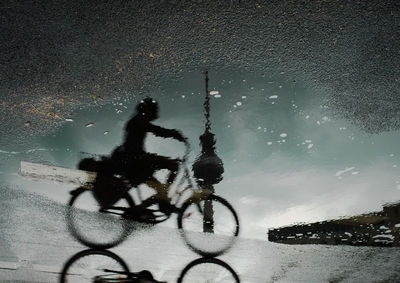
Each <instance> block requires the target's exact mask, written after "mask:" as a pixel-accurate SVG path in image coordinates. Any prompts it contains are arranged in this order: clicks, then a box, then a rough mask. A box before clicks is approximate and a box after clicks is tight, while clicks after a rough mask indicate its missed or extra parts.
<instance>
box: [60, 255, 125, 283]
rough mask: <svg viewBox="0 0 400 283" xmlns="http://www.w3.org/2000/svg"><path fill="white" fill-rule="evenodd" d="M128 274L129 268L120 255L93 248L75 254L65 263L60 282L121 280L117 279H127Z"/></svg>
mask: <svg viewBox="0 0 400 283" xmlns="http://www.w3.org/2000/svg"><path fill="white" fill-rule="evenodd" d="M128 274H129V268H128V266H127V265H126V263H125V262H124V261H123V260H122V259H121V258H120V257H119V256H117V255H116V254H114V253H112V252H110V251H107V250H92V249H91V250H84V251H81V252H79V253H77V254H75V255H74V256H72V257H71V258H70V259H69V260H68V261H67V262H66V263H65V265H64V268H63V270H62V272H61V275H60V283H67V282H71V283H81V282H82V283H83V282H119V281H117V279H119V280H124V279H127V278H128ZM111 280H114V281H111ZM122 282H124V281H122Z"/></svg>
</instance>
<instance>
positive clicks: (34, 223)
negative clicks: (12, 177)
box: [0, 186, 400, 282]
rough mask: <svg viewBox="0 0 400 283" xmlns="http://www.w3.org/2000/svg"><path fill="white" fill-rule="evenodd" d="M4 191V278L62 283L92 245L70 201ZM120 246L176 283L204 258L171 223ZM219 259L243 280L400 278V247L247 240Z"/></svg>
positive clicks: (123, 253)
mask: <svg viewBox="0 0 400 283" xmlns="http://www.w3.org/2000/svg"><path fill="white" fill-rule="evenodd" d="M1 190H2V195H3V198H2V199H1V200H0V207H1V210H2V213H1V216H0V220H1V222H0V223H1V230H2V233H1V236H0V280H1V282H56V281H57V280H58V276H59V272H60V271H61V269H62V268H63V266H64V264H65V262H66V261H67V260H68V259H69V258H70V257H72V256H73V255H74V254H76V253H77V252H79V251H81V250H84V249H86V247H84V246H82V245H81V244H79V243H78V242H76V241H75V240H74V239H73V238H72V236H71V235H70V234H69V232H68V230H67V229H66V226H65V221H64V209H65V207H64V205H62V204H58V203H56V202H54V201H52V200H49V199H46V198H44V197H42V196H39V195H36V194H32V193H27V192H24V191H21V190H17V189H15V188H8V187H4V186H2V187H1ZM242 225H246V224H245V223H242ZM112 251H113V252H114V253H116V254H117V255H118V256H120V257H121V258H122V259H123V260H124V261H125V262H126V263H127V264H128V266H129V268H130V270H131V271H140V270H143V269H147V270H150V271H151V272H152V273H153V275H154V276H155V278H156V279H158V280H166V281H168V282H176V279H177V278H178V277H179V274H180V273H181V271H182V270H183V269H184V268H185V266H186V265H187V264H189V263H190V262H191V261H193V260H195V259H196V258H199V256H198V255H197V254H195V253H194V252H192V251H191V250H190V249H188V248H187V246H186V245H185V243H184V242H183V241H182V239H181V238H180V236H179V234H178V233H177V230H176V229H175V228H171V227H166V226H157V227H155V228H153V229H151V230H142V231H138V232H136V233H134V234H132V235H131V236H130V237H129V238H128V239H127V240H126V241H125V242H123V243H122V244H121V245H120V246H118V247H116V248H114V249H112ZM219 259H221V260H222V261H224V262H225V263H227V264H228V265H229V266H231V267H232V269H233V270H234V271H235V272H236V273H237V274H238V275H239V276H240V279H241V282H396V281H397V282H398V281H399V280H400V267H399V264H398V262H399V260H400V249H399V248H381V247H352V246H324V245H282V244H275V243H270V242H268V241H267V240H259V239H245V238H240V237H239V238H238V240H237V241H236V243H235V245H234V246H233V247H232V249H231V250H230V251H228V252H227V253H226V254H224V255H222V256H221V257H219ZM200 279H201V278H199V280H200ZM199 282H203V281H201V280H200V281H199ZM215 282H218V281H215Z"/></svg>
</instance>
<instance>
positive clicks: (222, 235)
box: [66, 144, 239, 257]
mask: <svg viewBox="0 0 400 283" xmlns="http://www.w3.org/2000/svg"><path fill="white" fill-rule="evenodd" d="M189 152H190V147H189V145H188V144H186V150H185V153H184V155H183V158H182V159H181V162H180V168H179V172H180V173H179V174H178V175H177V178H176V179H177V181H175V182H174V183H175V184H177V185H176V187H175V190H172V191H169V192H168V190H166V188H165V185H163V184H161V183H160V182H158V181H156V180H155V179H151V180H150V181H148V182H147V183H146V184H147V185H148V186H150V187H152V188H154V189H155V190H156V191H157V192H158V194H161V195H162V196H163V198H159V200H158V209H151V208H146V209H140V208H139V205H140V203H138V204H136V202H135V201H134V198H133V197H132V196H131V194H129V193H128V191H129V190H130V189H131V188H132V186H131V185H130V183H129V181H127V179H126V178H124V177H123V176H110V177H109V180H108V181H110V186H112V187H113V188H112V189H113V190H115V191H117V194H118V195H119V196H120V197H119V198H118V199H119V200H118V201H117V202H115V203H114V204H113V205H111V206H104V205H102V204H101V203H100V202H99V201H98V199H96V196H95V195H94V193H93V192H92V190H93V189H94V183H88V184H86V185H84V186H81V187H79V188H77V189H75V190H73V191H71V192H70V193H71V199H70V201H69V203H68V205H67V212H66V219H67V223H68V227H69V230H70V232H71V233H72V235H73V236H74V237H75V238H76V239H77V240H78V241H79V242H80V243H82V244H84V245H86V246H88V247H90V248H95V249H108V248H111V247H114V246H116V245H118V244H120V243H121V242H122V241H124V240H125V239H126V237H127V236H128V235H129V234H131V232H132V231H133V230H134V229H137V228H140V227H148V226H150V227H151V226H152V225H155V224H159V223H161V222H164V221H166V220H167V219H169V217H170V216H171V215H172V214H173V213H175V214H177V226H178V228H179V231H180V235H181V236H182V238H183V239H184V241H185V243H186V244H187V245H188V246H189V248H191V249H192V250H193V251H194V252H196V253H198V254H200V255H202V256H204V257H216V256H219V255H221V254H223V253H224V252H226V251H227V250H228V249H229V248H230V247H231V246H232V244H233V242H234V240H235V239H236V237H237V236H238V234H239V219H238V216H237V214H236V212H235V210H234V209H233V207H232V206H231V205H230V204H229V203H228V201H226V200H225V199H224V198H222V197H220V196H217V195H215V194H213V192H212V191H211V190H207V189H200V188H198V187H197V186H196V182H195V181H194V179H193V177H192V175H191V171H190V170H189V167H188V164H187V159H188V156H189ZM105 182H107V180H106V181H105ZM136 189H137V194H138V198H139V201H140V202H141V201H142V199H141V197H140V191H139V188H136ZM110 191H111V190H110ZM111 192H113V191H111ZM210 242H212V245H209V243H210Z"/></svg>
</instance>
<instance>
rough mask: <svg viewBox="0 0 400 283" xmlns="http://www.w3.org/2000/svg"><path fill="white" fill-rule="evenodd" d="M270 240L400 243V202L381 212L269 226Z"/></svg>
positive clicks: (389, 244) (294, 242) (284, 241)
mask: <svg viewBox="0 0 400 283" xmlns="http://www.w3.org/2000/svg"><path fill="white" fill-rule="evenodd" d="M268 240H269V241H271V242H277V243H283V244H327V245H358V246H400V202H397V203H393V204H386V205H384V206H383V210H382V211H380V212H374V213H368V214H362V215H358V216H353V217H350V218H342V219H337V220H329V221H322V222H316V223H309V224H297V225H293V226H287V227H281V228H274V229H269V231H268Z"/></svg>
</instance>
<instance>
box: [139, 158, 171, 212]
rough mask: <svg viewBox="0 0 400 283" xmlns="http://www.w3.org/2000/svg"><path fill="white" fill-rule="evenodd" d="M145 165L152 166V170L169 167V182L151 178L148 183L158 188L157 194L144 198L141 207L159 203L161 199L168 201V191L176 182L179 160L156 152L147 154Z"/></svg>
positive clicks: (155, 188)
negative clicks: (164, 182)
mask: <svg viewBox="0 0 400 283" xmlns="http://www.w3.org/2000/svg"><path fill="white" fill-rule="evenodd" d="M143 161H144V162H143V165H144V166H147V167H148V168H152V171H153V172H155V171H158V170H162V169H168V170H169V175H168V178H167V183H166V184H163V183H160V182H159V181H158V180H156V179H155V178H150V179H149V180H148V182H146V183H147V185H148V186H149V187H150V188H153V189H154V190H156V192H157V193H156V194H154V195H153V196H151V197H150V198H148V199H146V200H144V201H143V202H142V203H141V204H140V207H142V208H145V207H149V206H151V205H153V204H156V203H159V202H160V200H164V201H168V202H169V197H168V191H169V187H170V186H171V184H172V183H173V182H174V180H175V178H176V175H177V171H178V168H179V160H177V159H171V158H168V157H164V156H160V155H156V154H148V155H147V156H146V160H143Z"/></svg>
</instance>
